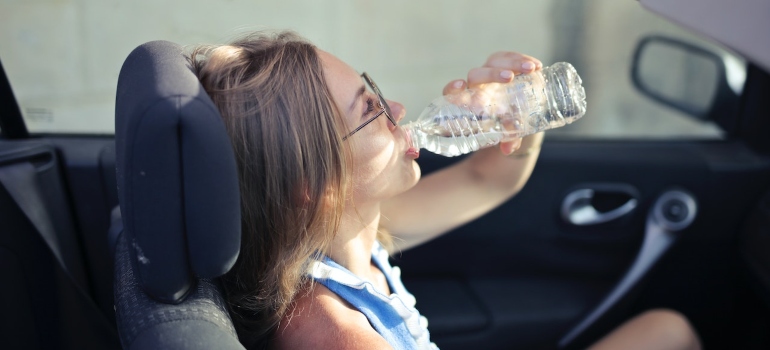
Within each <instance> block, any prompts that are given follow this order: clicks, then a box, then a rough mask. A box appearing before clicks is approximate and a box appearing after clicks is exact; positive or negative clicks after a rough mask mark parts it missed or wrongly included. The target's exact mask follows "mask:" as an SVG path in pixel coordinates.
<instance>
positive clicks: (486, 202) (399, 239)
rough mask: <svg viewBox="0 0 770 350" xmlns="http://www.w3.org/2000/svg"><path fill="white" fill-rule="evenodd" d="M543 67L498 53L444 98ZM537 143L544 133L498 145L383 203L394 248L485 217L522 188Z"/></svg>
mask: <svg viewBox="0 0 770 350" xmlns="http://www.w3.org/2000/svg"><path fill="white" fill-rule="evenodd" d="M542 67H543V64H542V63H541V62H540V61H539V60H537V59H535V58H533V57H530V56H527V55H523V54H519V53H514V52H498V53H495V54H493V55H491V56H490V57H489V58H488V59H487V61H486V63H485V64H484V66H482V67H479V68H474V69H472V70H470V71H469V72H468V80H467V83H466V82H465V81H462V80H458V81H454V82H451V83H449V84H447V85H446V87H445V88H444V94H451V93H456V92H459V91H461V90H463V89H466V88H477V87H479V86H481V85H482V84H486V83H508V82H510V81H512V80H513V74H522V73H530V72H532V71H535V70H537V69H541V68H542ZM511 73H513V74H511ZM466 84H467V86H466ZM542 141H543V133H538V134H535V135H531V136H527V137H525V138H523V139H521V140H516V141H512V142H507V143H503V144H501V145H500V149H499V150H497V149H494V148H488V149H484V150H480V151H477V152H475V153H474V154H472V155H471V156H469V157H468V158H467V159H465V160H463V161H462V162H459V163H457V164H455V165H453V166H451V167H448V168H446V169H443V170H441V171H437V172H435V173H433V174H431V175H430V176H427V177H425V178H423V179H422V180H421V181H420V182H419V183H418V184H417V185H416V186H415V187H414V188H412V189H410V190H409V191H407V192H405V193H403V194H401V195H399V196H396V197H394V198H392V199H390V200H389V201H387V202H384V203H383V205H382V219H381V221H380V225H382V226H383V227H384V228H386V229H388V230H389V231H390V232H391V234H393V236H394V238H395V240H394V244H395V245H396V247H397V248H399V249H408V248H411V247H413V246H415V245H418V244H420V243H423V242H425V241H428V240H430V239H432V238H435V237H436V236H438V235H440V234H442V233H445V232H447V231H449V230H451V229H453V228H455V227H458V226H460V225H462V224H465V223H467V222H469V221H471V220H473V219H476V218H478V217H480V216H481V215H484V214H486V213H487V212H489V211H490V210H492V209H494V208H496V207H497V206H498V205H500V204H502V203H503V202H505V201H506V200H508V199H509V198H510V197H511V196H513V195H515V194H516V193H517V192H518V191H520V190H521V188H522V187H524V184H526V182H527V180H528V179H529V176H530V174H531V173H532V170H533V169H534V167H535V163H536V162H537V157H538V155H539V152H540V145H541V143H542ZM519 143H520V144H519ZM514 151H515V152H514ZM511 152H514V153H513V154H511Z"/></svg>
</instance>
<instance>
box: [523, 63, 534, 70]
mask: <svg viewBox="0 0 770 350" xmlns="http://www.w3.org/2000/svg"><path fill="white" fill-rule="evenodd" d="M521 69H523V70H533V69H535V64H534V63H532V62H524V63H522V64H521Z"/></svg>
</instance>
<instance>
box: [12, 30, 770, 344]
mask: <svg viewBox="0 0 770 350" xmlns="http://www.w3.org/2000/svg"><path fill="white" fill-rule="evenodd" d="M661 48H663V49H666V50H678V51H677V52H681V53H688V52H689V53H691V54H693V55H696V56H698V57H701V58H703V59H704V60H706V61H708V62H711V63H708V64H713V65H714V67H715V69H716V70H715V71H716V72H721V73H719V74H717V75H716V76H717V77H718V81H717V82H716V83H715V86H716V87H715V89H714V91H715V92H714V93H713V96H714V97H712V98H710V99H708V101H706V102H705V103H704V104H703V106H700V107H699V106H697V105H696V106H694V105H692V104H685V103H680V102H681V101H679V102H678V101H677V100H676V99H675V98H671V97H668V96H665V93H663V92H660V91H652V89H651V88H650V87H649V86H650V85H651V84H650V83H649V82H648V81H645V79H646V77H647V75H646V74H645V72H644V71H643V69H642V68H641V67H643V66H644V64H645V63H644V61H643V60H644V57H645V55H646V54H647V53H649V52H650V50H653V49H661ZM637 50H638V51H637V54H636V55H635V60H637V61H636V62H635V63H634V64H633V65H632V66H633V70H632V71H631V72H629V73H630V75H631V76H632V78H633V79H634V83H635V85H636V86H637V88H638V89H639V90H640V91H641V93H643V94H645V95H647V96H648V97H649V98H651V99H655V100H656V101H659V103H663V104H668V105H670V106H671V108H679V109H681V110H686V111H688V113H690V114H691V115H693V117H694V118H701V119H708V120H711V121H714V122H715V123H717V124H718V125H719V127H720V128H721V129H722V130H723V131H724V133H725V135H726V137H725V138H724V139H721V140H584V139H547V141H546V142H545V143H544V144H543V148H542V152H541V155H540V159H539V160H538V164H537V167H536V169H535V171H534V173H533V175H532V177H531V179H530V180H529V182H528V184H527V185H526V187H525V188H524V189H523V190H522V191H521V192H520V193H519V194H518V195H517V196H516V197H515V198H513V199H512V200H509V201H508V202H506V203H505V204H503V205H501V206H500V207H499V208H497V209H495V210H494V211H492V212H490V213H489V214H487V215H485V216H484V217H483V218H481V219H479V220H476V221H473V222H471V223H469V224H467V225H464V226H462V227H459V228H457V229H455V230H454V231H452V232H450V233H448V234H446V235H444V236H442V237H441V238H438V239H436V240H434V241H431V242H430V243H428V244H425V245H422V246H419V247H416V248H413V249H410V250H407V251H403V252H396V253H395V254H393V256H392V261H393V263H394V265H397V266H400V267H401V269H402V271H403V279H404V284H405V285H406V287H407V288H408V289H409V290H410V292H412V293H413V294H414V295H415V297H416V298H417V308H418V309H419V310H420V312H421V313H422V314H423V315H425V316H426V317H427V318H428V320H429V330H430V332H431V339H432V341H434V342H435V343H436V344H437V345H438V346H439V347H440V348H442V349H467V348H471V347H475V348H483V349H510V348H522V349H582V348H585V347H587V346H588V345H590V344H591V343H593V342H595V341H596V340H597V339H599V338H601V337H602V336H603V335H604V334H606V333H608V332H609V331H611V330H612V329H613V328H615V327H617V326H618V325H619V324H621V323H622V322H623V321H625V320H627V319H629V318H631V317H633V316H634V315H638V314H640V313H642V312H644V311H646V310H651V309H658V308H668V309H672V310H676V311H678V312H680V313H682V314H683V315H685V316H686V317H687V318H688V319H689V320H690V322H691V323H692V324H693V326H694V328H695V329H696V331H697V332H698V334H699V336H700V338H701V340H702V342H703V344H704V347H705V348H713V349H735V348H740V349H767V348H770V332H768V329H770V138H768V137H767V134H768V132H770V118H768V113H767V111H768V110H770V99H768V98H767V96H768V95H770V73H769V72H768V71H767V70H766V69H765V68H764V67H763V65H761V64H757V63H754V62H751V61H750V62H749V63H748V69H747V78H746V83H745V86H744V87H743V93H742V94H740V95H736V94H735V93H733V92H731V91H730V90H729V87H728V86H727V83H726V80H725V79H727V78H726V73H725V68H724V63H723V62H722V61H721V60H719V59H716V58H715V56H713V55H712V54H710V53H709V51H708V50H707V49H702V48H699V47H693V46H692V45H690V44H687V43H682V42H679V41H676V40H671V39H668V38H660V37H650V38H648V39H647V40H642V41H640V43H639V45H638V46H637ZM184 52H185V51H184V48H183V47H182V46H181V45H180V44H178V43H173V42H169V41H162V40H161V41H150V42H147V43H144V44H142V45H139V46H138V47H136V48H135V49H134V50H133V51H132V52H131V53H130V54H129V55H128V56H127V58H126V59H125V62H124V63H123V66H122V68H121V70H120V76H119V78H118V86H117V95H116V108H115V135H114V136H93V135H50V134H34V133H30V132H29V131H28V130H27V129H26V127H25V124H24V119H23V117H22V113H21V110H20V107H19V105H18V103H17V102H16V100H15V98H14V93H13V90H12V88H11V84H10V82H9V79H8V77H7V76H6V73H5V71H4V70H3V69H2V65H0V104H1V105H2V108H3V115H1V116H0V132H1V137H0V222H2V234H0V266H2V271H4V272H5V273H6V276H7V278H6V279H5V282H4V286H3V288H0V300H2V306H3V310H5V312H4V313H3V315H2V316H0V347H1V348H6V349H120V348H123V349H212V348H217V349H244V347H243V345H242V344H241V343H240V342H239V341H238V335H237V332H236V330H235V328H234V326H233V322H232V320H231V318H230V315H229V314H228V311H227V308H226V305H225V299H224V295H223V293H222V289H221V287H220V285H219V282H218V280H217V278H218V277H220V276H222V275H223V274H224V273H226V272H227V271H228V270H229V269H230V267H232V265H233V264H234V262H235V260H236V259H237V256H238V250H239V248H240V235H241V232H240V227H241V226H240V205H239V194H238V178H237V174H236V165H235V158H234V155H233V152H232V149H231V147H230V141H229V139H228V136H227V134H226V133H225V129H224V125H223V124H222V121H221V119H220V116H219V113H218V111H217V109H216V107H215V106H214V105H213V103H212V102H211V100H210V98H209V97H208V96H207V95H206V93H205V91H204V90H203V89H202V87H201V85H200V83H199V82H198V80H197V78H196V76H195V75H194V74H193V72H192V71H191V70H190V66H189V63H188V61H187V60H186V58H185V56H184ZM720 69H721V70H720ZM664 74H675V73H672V72H664ZM461 159H462V157H458V158H446V157H442V156H437V155H432V154H428V153H427V152H425V153H424V154H422V155H421V156H420V159H419V160H418V162H419V164H420V166H421V168H422V172H423V176H425V175H428V174H430V173H431V172H432V171H435V170H438V169H441V168H443V167H446V166H448V165H450V164H452V163H454V162H457V161H460V160H461ZM458 257H459V258H458Z"/></svg>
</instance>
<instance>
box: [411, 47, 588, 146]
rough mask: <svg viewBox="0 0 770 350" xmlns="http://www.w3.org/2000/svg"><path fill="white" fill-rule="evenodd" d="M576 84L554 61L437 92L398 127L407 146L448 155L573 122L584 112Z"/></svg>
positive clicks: (565, 68) (568, 71) (572, 73)
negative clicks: (503, 80)
mask: <svg viewBox="0 0 770 350" xmlns="http://www.w3.org/2000/svg"><path fill="white" fill-rule="evenodd" d="M581 84H582V80H581V79H580V76H578V74H577V72H576V71H575V67H573V66H572V65H571V64H569V63H566V62H559V63H555V64H553V65H551V66H550V67H546V68H543V69H542V70H540V71H535V72H532V73H529V74H522V75H517V76H516V77H515V78H514V79H513V81H512V82H510V83H507V84H497V83H495V84H485V85H483V86H481V87H479V88H474V89H468V90H465V91H463V92H461V93H458V94H454V95H447V96H442V97H439V98H437V99H435V100H433V102H431V104H430V105H428V107H426V108H425V110H424V111H423V112H422V114H420V117H418V118H417V120H415V121H413V122H410V123H408V124H406V125H403V126H402V127H403V128H404V129H405V130H406V132H407V134H408V135H409V138H410V141H411V143H412V147H413V148H415V149H420V148H424V149H427V150H428V151H430V152H433V153H437V154H441V155H444V156H447V157H454V156H458V155H461V154H466V153H469V152H473V151H476V150H478V149H481V148H485V147H489V146H492V145H496V144H498V143H500V142H505V141H509V140H512V139H515V138H519V137H523V136H526V135H530V134H534V133H536V132H539V131H543V130H547V129H553V128H557V127H561V126H564V125H567V124H569V123H572V122H574V121H575V120H577V119H579V118H580V117H582V116H583V115H584V114H585V112H586V100H585V90H584V89H583V86H582V85H581Z"/></svg>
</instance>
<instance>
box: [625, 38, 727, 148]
mask: <svg viewBox="0 0 770 350" xmlns="http://www.w3.org/2000/svg"><path fill="white" fill-rule="evenodd" d="M631 79H632V81H633V83H634V86H635V87H636V88H637V89H638V90H639V91H641V92H642V93H643V94H645V95H647V96H648V97H650V98H652V99H653V100H655V101H657V102H659V103H661V104H663V105H666V106H669V107H671V108H674V109H677V110H679V111H681V112H684V113H685V114H688V115H690V116H692V117H695V118H697V119H700V120H711V121H714V122H716V123H717V124H718V125H719V126H720V127H721V128H722V129H723V130H724V131H726V132H727V133H728V134H730V133H732V132H733V131H734V129H735V119H736V118H734V117H733V115H732V114H733V113H735V112H736V109H737V106H738V95H737V94H736V93H735V91H733V90H732V89H731V88H730V85H729V84H728V81H727V66H726V64H725V61H724V59H723V58H722V56H720V55H718V54H716V53H714V52H712V51H710V50H707V49H704V48H702V47H699V46H695V45H693V44H691V43H687V42H684V41H680V40H677V39H673V38H668V37H663V36H648V37H645V38H643V39H642V40H641V41H639V44H638V45H637V47H636V52H635V53H634V60H633V64H632V68H631Z"/></svg>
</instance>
